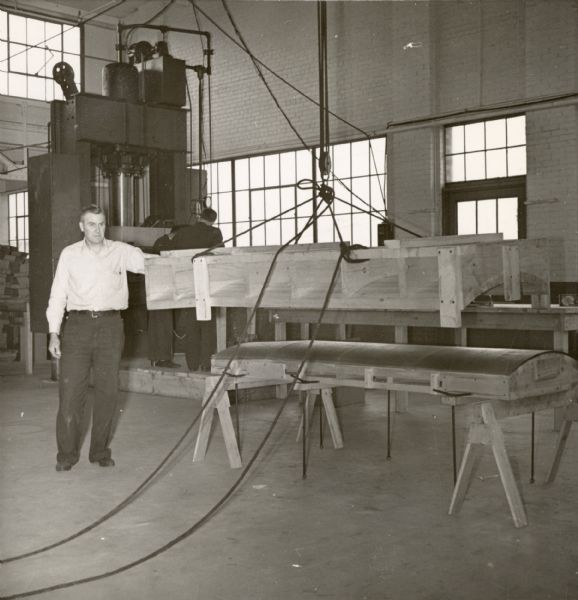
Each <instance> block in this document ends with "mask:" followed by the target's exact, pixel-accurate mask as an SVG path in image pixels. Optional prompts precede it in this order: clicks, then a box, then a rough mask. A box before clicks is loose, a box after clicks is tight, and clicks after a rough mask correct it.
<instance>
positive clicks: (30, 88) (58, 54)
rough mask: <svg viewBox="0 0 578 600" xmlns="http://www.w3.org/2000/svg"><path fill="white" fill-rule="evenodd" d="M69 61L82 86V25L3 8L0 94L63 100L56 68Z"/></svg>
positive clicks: (0, 36)
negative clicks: (39, 17)
mask: <svg viewBox="0 0 578 600" xmlns="http://www.w3.org/2000/svg"><path fill="white" fill-rule="evenodd" d="M62 61H65V62H67V63H68V64H70V66H71V67H72V68H73V69H74V73H75V81H76V83H77V86H78V87H80V28H79V27H75V26H73V25H68V24H66V23H58V22H54V21H46V20H43V19H36V18H31V17H25V16H22V15H19V14H14V13H11V12H8V11H4V10H0V94H5V95H9V96H22V97H24V98H34V99H36V100H46V101H51V100H55V99H56V100H62V99H63V95H62V91H61V89H60V86H59V85H58V84H57V83H55V82H54V80H53V78H52V68H53V67H54V65H55V64H56V63H59V62H62Z"/></svg>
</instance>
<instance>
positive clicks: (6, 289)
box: [0, 246, 30, 350]
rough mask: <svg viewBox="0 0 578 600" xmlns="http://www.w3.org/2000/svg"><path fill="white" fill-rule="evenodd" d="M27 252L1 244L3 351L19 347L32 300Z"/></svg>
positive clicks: (0, 344) (0, 333)
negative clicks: (25, 318)
mask: <svg viewBox="0 0 578 600" xmlns="http://www.w3.org/2000/svg"><path fill="white" fill-rule="evenodd" d="M29 287H30V286H29V279H28V255H27V254H26V253H25V252H20V251H19V250H17V249H16V248H13V247H12V246H0V350H9V349H15V348H17V346H18V339H19V337H18V336H19V329H20V327H21V326H22V325H23V324H24V313H25V312H26V305H27V303H28V300H29Z"/></svg>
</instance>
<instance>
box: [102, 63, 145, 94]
mask: <svg viewBox="0 0 578 600" xmlns="http://www.w3.org/2000/svg"><path fill="white" fill-rule="evenodd" d="M102 94H103V95H104V96H108V97H109V98H113V99H114V100H126V101H127V102H138V101H139V83H138V71H137V69H136V67H135V66H134V65H129V64H127V63H109V64H107V65H105V66H104V68H103V70H102Z"/></svg>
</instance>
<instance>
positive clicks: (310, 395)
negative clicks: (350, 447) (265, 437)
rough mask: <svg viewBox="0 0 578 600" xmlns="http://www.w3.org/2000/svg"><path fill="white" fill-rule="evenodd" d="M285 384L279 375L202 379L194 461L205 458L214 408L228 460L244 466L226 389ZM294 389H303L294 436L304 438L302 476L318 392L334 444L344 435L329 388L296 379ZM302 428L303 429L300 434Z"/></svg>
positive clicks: (339, 445)
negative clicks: (200, 410) (203, 390)
mask: <svg viewBox="0 0 578 600" xmlns="http://www.w3.org/2000/svg"><path fill="white" fill-rule="evenodd" d="M280 384H287V377H284V378H279V379H257V378H255V377H235V376H230V375H224V376H222V377H221V376H219V375H212V376H209V377H207V378H206V380H205V394H204V397H203V405H206V406H205V407H204V409H203V413H202V415H201V420H200V424H199V431H198V433H197V440H196V443H195V449H194V452H193V461H194V462H199V461H202V460H203V459H204V458H205V454H206V453H207V447H208V444H209V436H210V433H211V427H212V424H213V416H214V412H215V410H216V411H217V413H218V414H219V422H220V424H221V430H222V432H223V439H224V441H225V449H226V451H227V456H228V458H229V464H230V465H231V468H233V469H239V468H241V467H242V466H243V462H242V460H241V452H240V450H239V440H238V439H237V433H236V432H235V427H234V425H233V420H232V418H231V413H230V401H229V395H228V393H227V392H228V391H229V390H233V389H235V388H237V389H248V388H258V387H268V386H276V385H280ZM295 390H298V391H304V392H305V399H304V402H303V415H302V417H301V423H300V425H299V432H298V434H297V439H298V440H299V439H303V444H304V458H303V460H304V467H303V469H304V476H305V474H306V462H305V461H306V454H307V447H306V444H307V438H308V435H307V434H308V431H309V423H310V422H311V414H312V412H313V409H314V406H315V401H316V399H317V396H319V395H321V403H322V405H323V408H324V409H325V415H326V417H327V423H328V426H329V431H330V434H331V439H332V441H333V446H334V447H335V448H343V436H342V434H341V428H340V426H339V420H338V418H337V412H336V411H335V405H334V403H333V395H332V388H331V387H327V386H326V385H323V384H316V383H297V384H295ZM303 431H305V432H306V435H305V436H302V433H303Z"/></svg>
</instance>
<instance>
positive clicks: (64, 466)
mask: <svg viewBox="0 0 578 600" xmlns="http://www.w3.org/2000/svg"><path fill="white" fill-rule="evenodd" d="M70 469H72V465H71V464H70V463H65V462H57V463H56V470H57V471H70Z"/></svg>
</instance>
